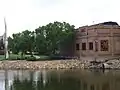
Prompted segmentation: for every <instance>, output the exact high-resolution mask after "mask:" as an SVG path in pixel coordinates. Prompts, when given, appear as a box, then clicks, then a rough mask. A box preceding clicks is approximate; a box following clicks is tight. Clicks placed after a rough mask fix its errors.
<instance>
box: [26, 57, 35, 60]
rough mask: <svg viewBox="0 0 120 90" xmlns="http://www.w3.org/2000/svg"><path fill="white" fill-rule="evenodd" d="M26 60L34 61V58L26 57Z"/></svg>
mask: <svg viewBox="0 0 120 90" xmlns="http://www.w3.org/2000/svg"><path fill="white" fill-rule="evenodd" d="M26 60H27V61H36V58H35V57H34V56H32V57H27V58H26Z"/></svg>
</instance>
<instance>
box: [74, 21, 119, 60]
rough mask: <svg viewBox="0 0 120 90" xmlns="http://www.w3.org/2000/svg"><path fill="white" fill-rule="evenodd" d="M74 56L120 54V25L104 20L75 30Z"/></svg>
mask: <svg viewBox="0 0 120 90" xmlns="http://www.w3.org/2000/svg"><path fill="white" fill-rule="evenodd" d="M75 42H76V45H75V48H76V50H75V56H77V57H94V58H95V57H102V56H120V26H119V25H118V24H117V23H116V22H104V23H99V24H95V25H90V26H83V27H80V28H79V29H77V30H76V39H75Z"/></svg>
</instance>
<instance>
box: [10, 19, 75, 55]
mask: <svg viewBox="0 0 120 90" xmlns="http://www.w3.org/2000/svg"><path fill="white" fill-rule="evenodd" d="M73 38H74V26H73V25H70V24H69V23H66V22H63V23H61V22H57V21H56V22H54V23H49V24H47V25H45V26H40V27H39V28H36V29H35V31H33V32H31V31H29V30H25V31H23V32H21V33H16V34H13V35H12V37H9V38H8V48H9V51H12V53H14V54H18V53H19V52H22V53H21V56H23V55H24V54H27V53H30V54H31V56H32V55H33V53H34V52H37V53H39V55H56V54H60V50H61V48H66V47H67V46H69V44H71V42H73Z"/></svg>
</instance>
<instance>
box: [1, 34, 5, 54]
mask: <svg viewBox="0 0 120 90" xmlns="http://www.w3.org/2000/svg"><path fill="white" fill-rule="evenodd" d="M4 53H5V47H4V37H3V36H0V55H4Z"/></svg>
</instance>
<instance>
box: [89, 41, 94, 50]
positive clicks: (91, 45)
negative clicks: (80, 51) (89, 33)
mask: <svg viewBox="0 0 120 90" xmlns="http://www.w3.org/2000/svg"><path fill="white" fill-rule="evenodd" d="M89 50H93V43H92V42H89Z"/></svg>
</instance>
